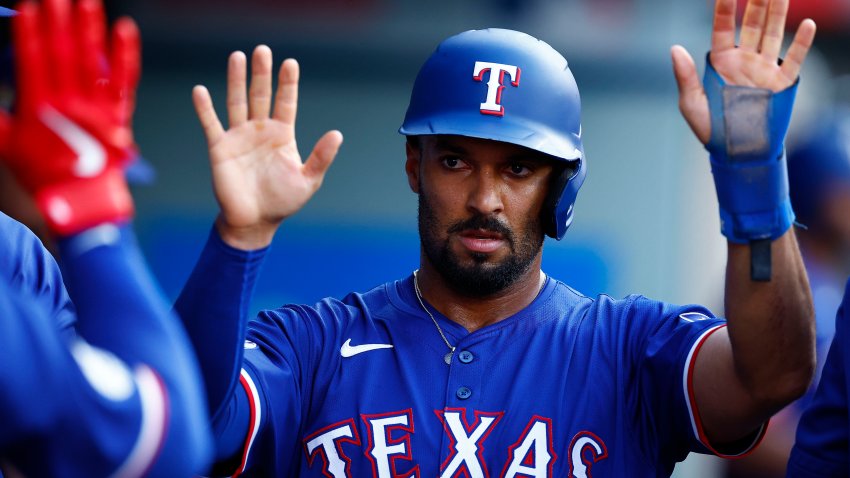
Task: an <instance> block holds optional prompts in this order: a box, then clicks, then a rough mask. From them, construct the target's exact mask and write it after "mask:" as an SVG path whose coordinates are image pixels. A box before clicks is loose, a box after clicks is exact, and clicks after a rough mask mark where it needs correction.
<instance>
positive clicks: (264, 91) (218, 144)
mask: <svg viewBox="0 0 850 478" xmlns="http://www.w3.org/2000/svg"><path fill="white" fill-rule="evenodd" d="M298 76H299V71H298V63H297V62H296V61H295V60H292V59H288V60H286V61H284V62H283V64H282V65H281V67H280V72H279V74H278V90H277V94H276V97H275V99H274V109H273V111H272V112H271V116H269V113H270V110H271V109H272V53H271V50H270V49H269V48H268V47H267V46H265V45H260V46H258V47H257V48H256V49H255V50H254V53H253V56H252V61H251V86H250V90H247V93H246V86H247V85H246V58H245V55H244V54H243V53H242V52H235V53H233V54H231V56H230V59H229V62H228V71H227V112H228V120H229V126H230V128H229V129H228V130H226V131H225V130H224V128H223V127H222V125H221V122H220V121H219V119H218V117H217V115H216V113H215V109H214V108H213V106H212V100H211V98H210V94H209V92H208V91H207V89H206V88H205V87H203V86H196V87H195V89H194V91H193V99H194V103H195V109H196V111H197V113H198V118H199V119H200V122H201V125H202V126H203V128H204V134H205V135H206V138H207V144H208V146H209V156H210V166H211V168H212V177H213V189H214V191H215V195H216V199H217V200H218V203H219V205H220V207H221V214H220V215H219V219H218V221H217V227H218V228H219V232H220V233H221V235H222V237H223V238H224V239H225V241H226V242H228V243H229V244H230V245H232V246H235V247H239V248H257V247H262V246H264V245H267V244H268V243H269V242H270V241H271V238H272V236H273V235H274V232H275V230H276V229H277V227H278V226H279V225H280V223H281V222H282V221H283V220H284V219H286V218H287V217H289V216H291V215H293V214H295V213H296V212H298V211H299V210H300V209H301V208H302V207H303V206H304V204H306V203H307V201H308V200H309V199H310V198H311V197H312V196H313V194H314V193H315V192H316V190H317V189H318V188H319V186H320V185H321V183H322V180H323V178H324V176H325V173H326V172H327V170H328V167H329V166H330V164H331V162H332V161H333V159H334V157H335V156H336V153H337V151H338V150H339V146H340V144H342V135H341V134H340V133H339V132H338V131H329V132H327V133H325V134H324V136H322V138H320V139H319V141H318V142H316V145H315V146H314V148H313V151H312V152H311V153H310V156H309V157H308V158H307V161H306V162H302V161H301V155H300V154H299V153H298V146H297V144H296V141H295V116H296V110H297V104H298Z"/></svg>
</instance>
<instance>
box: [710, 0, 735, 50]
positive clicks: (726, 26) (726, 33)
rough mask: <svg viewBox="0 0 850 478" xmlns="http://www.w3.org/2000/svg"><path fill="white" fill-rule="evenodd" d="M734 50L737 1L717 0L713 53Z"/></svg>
mask: <svg viewBox="0 0 850 478" xmlns="http://www.w3.org/2000/svg"><path fill="white" fill-rule="evenodd" d="M732 48H735V0H717V1H716V3H715V4H714V27H713V29H712V32H711V51H714V52H719V51H722V50H728V49H732Z"/></svg>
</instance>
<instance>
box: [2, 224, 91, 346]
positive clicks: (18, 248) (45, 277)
mask: <svg viewBox="0 0 850 478" xmlns="http://www.w3.org/2000/svg"><path fill="white" fill-rule="evenodd" d="M0 251H2V254H0V278H2V280H3V281H4V282H6V283H7V284H8V285H10V286H11V287H12V288H13V289H20V290H25V291H28V293H30V292H31V293H33V294H34V295H35V296H37V297H38V298H39V300H40V301H41V302H43V303H44V305H45V306H46V307H47V309H46V310H45V313H47V314H48V315H49V316H51V317H52V318H53V321H54V322H55V323H56V324H58V326H59V327H60V328H61V329H62V330H63V334H64V335H65V336H66V337H67V338H70V337H72V336H73V334H74V322H75V321H76V313H75V311H74V305H73V304H72V303H71V299H70V298H69V297H68V292H67V291H66V290H65V284H64V283H63V282H62V274H61V273H60V272H59V266H58V265H57V264H56V260H55V259H54V258H53V256H52V255H51V254H50V253H49V252H48V251H47V249H45V248H44V246H43V245H42V243H41V241H40V240H39V239H38V237H37V236H36V235H35V234H33V233H32V231H30V230H29V229H27V227H26V226H24V225H23V224H21V223H19V222H18V221H16V220H14V219H12V218H11V217H9V216H7V215H5V214H3V213H2V212H0Z"/></svg>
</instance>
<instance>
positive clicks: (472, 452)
mask: <svg viewBox="0 0 850 478" xmlns="http://www.w3.org/2000/svg"><path fill="white" fill-rule="evenodd" d="M466 412H467V410H466V409H464V408H447V409H445V410H435V413H436V415H437V417H438V418H439V419H440V421H441V422H442V424H443V431H444V432H445V434H446V435H445V436H446V438H448V442H449V449H448V456H446V458H445V460H444V461H443V462H442V464H441V465H440V475H439V476H440V478H444V477H455V476H465V477H467V478H487V477H490V476H491V474H490V470H488V468H487V462H486V461H485V460H484V442H485V441H486V440H487V437H488V436H489V435H490V434H491V433H492V432H493V430H495V429H496V427H497V426H498V423H499V421H500V420H501V419H502V417H503V416H504V415H505V412H480V411H475V412H474V414H475V420H474V422H473V423H472V424H469V422H468V421H467V418H466ZM413 418H414V417H413V410H411V409H406V410H401V411H394V412H387V413H380V414H374V415H367V414H362V415H360V419H361V420H362V422H363V426H364V428H363V429H362V430H360V432H362V433H363V435H364V437H367V439H368V443H364V446H363V447H362V448H361V441H360V436H359V434H358V429H357V424H356V423H355V420H354V419H352V418H349V419H347V420H343V421H340V422H337V423H334V424H332V425H329V426H326V427H324V428H322V429H320V430H318V431H316V432H314V433H312V434H310V435H309V436H307V437H306V438H304V439H303V441H302V442H303V446H304V453H305V455H306V456H307V465H308V466H309V467H311V468H312V467H313V466H314V465H316V466H319V467H321V469H322V470H321V471H322V473H323V474H324V475H325V476H328V477H330V478H352V458H349V456H351V457H353V458H354V459H357V458H358V457H359V459H360V460H364V459H368V461H369V462H370V463H371V466H369V465H368V464H365V463H363V462H362V461H361V462H360V463H358V464H357V465H356V466H355V469H356V470H357V476H358V477H360V476H372V477H374V478H395V477H398V476H405V477H414V478H418V477H419V476H421V471H420V465H418V464H416V463H417V462H418V461H422V462H423V463H425V462H430V461H432V460H433V459H435V458H436V457H435V456H434V453H433V452H431V453H426V455H425V456H418V457H416V456H415V454H414V452H415V450H414V449H413V447H412V446H411V439H412V437H413V436H415V434H414V426H413ZM432 419H433V416H432ZM554 437H555V433H554V431H553V425H552V420H551V419H550V418H546V417H542V416H540V415H534V416H532V417H531V419H530V420H529V421H528V424H527V425H526V426H525V429H524V430H523V432H522V433H521V434H520V436H519V437H518V438H517V440H516V441H515V442H514V444H513V445H511V446H509V447H508V448H507V450H504V449H503V450H497V451H496V453H495V455H493V457H504V456H507V459H506V460H505V461H504V467H503V468H502V471H501V473H498V476H500V477H502V478H520V477H523V478H529V477H531V478H549V477H553V476H555V473H556V472H555V470H554V465H555V462H556V461H557V459H558V455H557V454H556V453H555V443H554V441H555V438H554ZM567 450H568V459H569V474H568V475H567V476H568V478H593V477H592V474H591V467H592V466H593V464H595V463H597V462H599V461H601V460H603V459H605V458H607V457H608V449H607V447H606V446H605V442H604V441H602V439H601V438H599V436H598V435H596V434H594V433H592V432H589V431H581V432H579V433H577V434H576V435H575V436H574V437H573V439H572V441H571V443H570V445H569V448H568V449H567ZM346 452H348V455H346ZM420 453H421V452H420ZM316 457H321V460H320V461H317V460H316ZM364 457H365V458H364ZM493 457H491V465H492V458H493ZM497 459H499V460H500V463H502V462H501V460H502V459H503V458H497ZM317 463H320V464H318V465H317ZM363 466H365V467H366V468H365V469H364V468H363ZM369 468H371V473H369V472H368V471H367V472H365V474H364V470H369ZM492 476H496V475H492Z"/></svg>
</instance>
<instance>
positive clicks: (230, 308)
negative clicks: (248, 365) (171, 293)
mask: <svg viewBox="0 0 850 478" xmlns="http://www.w3.org/2000/svg"><path fill="white" fill-rule="evenodd" d="M266 251H267V249H260V250H256V251H241V250H238V249H235V248H233V247H230V246H229V245H227V244H226V243H225V242H224V241H223V240H222V239H221V237H220V236H219V235H218V232H217V231H216V229H215V228H212V231H211V232H210V235H209V238H208V240H207V243H206V245H205V247H204V249H203V251H202V252H201V255H200V257H199V259H198V262H197V263H196V265H195V268H194V270H193V271H192V274H191V275H190V276H189V279H188V281H187V282H186V284H185V286H184V287H183V290H182V291H181V293H180V296H179V297H178V298H177V301H176V303H175V304H174V310H175V311H176V312H177V314H178V315H179V316H180V318H181V320H182V321H183V325H184V327H185V328H186V332H187V334H188V335H189V340H190V341H191V343H192V346H193V349H194V351H195V353H196V354H197V357H198V361H199V362H200V366H201V374H202V376H203V380H204V384H205V386H206V387H205V388H206V396H207V403H208V404H209V408H210V414H211V416H212V417H215V416H216V414H217V413H219V412H220V410H221V409H222V408H223V407H226V406H229V405H227V404H229V403H230V400H231V395H232V394H233V393H234V390H236V386H237V384H238V381H239V370H240V364H241V361H242V344H243V342H244V339H245V327H246V323H247V320H248V306H249V304H250V302H251V297H252V294H253V291H254V284H255V283H256V280H257V277H258V275H259V271H260V267H261V265H262V263H263V260H264V258H265V255H266Z"/></svg>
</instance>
